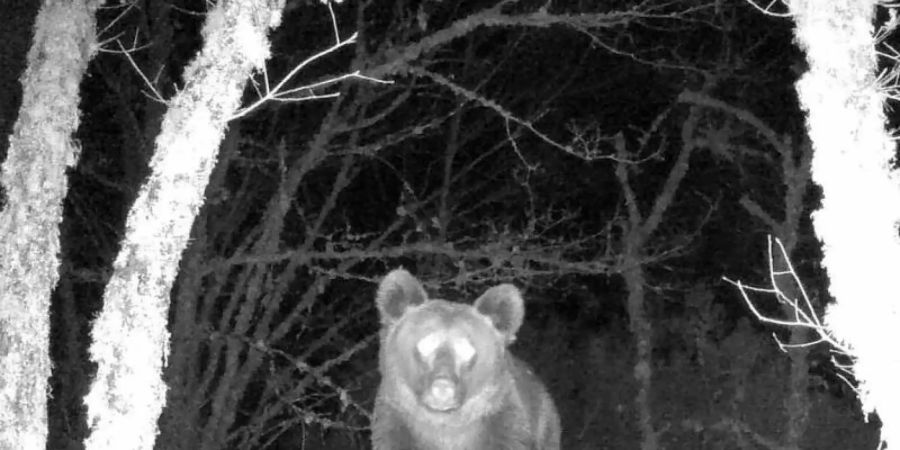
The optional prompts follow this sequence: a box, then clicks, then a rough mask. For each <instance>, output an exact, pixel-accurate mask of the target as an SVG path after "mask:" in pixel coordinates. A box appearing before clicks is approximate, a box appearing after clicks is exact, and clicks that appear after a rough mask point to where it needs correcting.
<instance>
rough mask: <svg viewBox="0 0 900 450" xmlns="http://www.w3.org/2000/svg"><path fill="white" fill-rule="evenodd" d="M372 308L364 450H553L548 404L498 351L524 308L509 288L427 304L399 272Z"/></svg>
mask: <svg viewBox="0 0 900 450" xmlns="http://www.w3.org/2000/svg"><path fill="white" fill-rule="evenodd" d="M375 302H376V305H377V308H378V311H379V314H380V316H381V330H380V336H379V338H380V339H379V340H380V344H381V347H380V349H379V355H378V357H379V370H380V372H381V384H380V385H379V388H378V393H377V395H376V398H375V407H374V411H373V420H372V425H371V432H372V448H373V449H374V450H558V449H559V448H560V433H561V425H560V419H559V413H558V412H557V409H556V405H555V404H554V403H553V399H552V398H551V397H550V394H549V392H548V391H547V389H546V388H545V387H544V385H543V383H541V381H540V380H539V379H538V378H537V377H536V376H535V375H534V373H533V372H532V371H531V369H530V368H529V367H528V366H527V365H526V364H525V363H524V362H522V361H520V360H519V359H518V358H516V357H515V356H513V355H512V354H510V352H509V350H508V347H509V345H510V344H511V343H512V342H513V341H514V340H515V337H516V332H517V331H518V330H519V327H520V326H521V325H522V321H523V319H524V315H525V308H524V304H523V301H522V296H521V295H520V294H519V290H518V289H516V287H515V286H513V285H511V284H501V285H499V286H494V287H492V288H490V289H488V290H487V291H485V292H484V294H483V295H482V296H481V297H479V298H478V299H477V300H475V302H474V304H472V305H469V304H463V303H457V302H451V301H447V300H441V299H430V298H428V295H427V294H426V292H425V289H424V288H423V287H422V284H421V283H420V282H419V280H417V279H416V278H415V277H414V276H413V275H412V274H410V273H409V272H408V271H406V270H404V269H402V268H400V269H396V270H394V271H392V272H390V273H389V274H387V275H386V276H385V277H384V279H383V280H382V281H381V284H380V286H379V287H378V292H377V294H376V297H375Z"/></svg>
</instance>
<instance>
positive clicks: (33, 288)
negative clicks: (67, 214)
mask: <svg viewBox="0 0 900 450" xmlns="http://www.w3.org/2000/svg"><path fill="white" fill-rule="evenodd" d="M98 6H99V2H98V1H93V0H88V1H67V0H46V1H45V2H44V4H43V5H42V6H41V9H40V11H39V12H38V15H37V18H36V20H35V25H34V43H33V44H32V46H31V50H30V51H29V53H28V62H27V64H28V66H27V69H26V70H25V73H24V74H23V76H22V107H21V110H20V113H19V118H18V121H17V122H16V124H15V126H14V128H13V134H12V136H11V137H10V142H9V152H8V154H7V159H6V161H5V162H4V164H3V170H2V172H0V184H2V186H3V187H4V188H5V190H6V194H7V201H6V206H5V209H4V210H3V213H2V214H0V236H2V237H3V238H2V239H0V295H2V297H0V367H3V371H4V374H3V379H2V383H0V384H2V389H0V449H35V450H44V449H45V448H46V441H47V392H48V387H47V379H48V377H49V376H50V355H49V328H50V293H51V291H52V290H53V288H54V287H55V286H56V282H57V280H58V279H59V271H58V269H59V258H58V257H57V255H58V254H59V224H60V222H61V221H62V201H63V198H64V196H65V194H66V190H67V188H68V185H67V178H66V169H67V168H68V167H70V166H73V165H74V164H75V163H76V162H77V159H78V148H77V146H76V145H75V143H74V142H72V138H71V136H72V135H73V134H75V131H76V130H77V128H78V123H79V120H80V117H79V111H78V102H79V96H78V86H79V83H80V82H81V79H82V77H83V76H84V72H85V70H86V69H87V65H88V61H90V59H91V58H92V57H93V56H94V53H95V52H96V36H95V31H94V30H95V20H94V13H95V12H96V10H97V7H98Z"/></svg>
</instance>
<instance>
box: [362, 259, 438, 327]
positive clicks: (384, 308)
mask: <svg viewBox="0 0 900 450" xmlns="http://www.w3.org/2000/svg"><path fill="white" fill-rule="evenodd" d="M426 300H428V294H426V293H425V288H423V287H422V283H419V280H417V279H416V277H414V276H412V274H410V273H409V272H407V271H406V270H405V269H395V270H393V271H391V273H389V274H387V275H386V276H385V277H384V279H383V280H381V284H380V285H379V286H378V293H377V294H376V295H375V304H376V305H377V306H378V312H379V313H380V314H381V323H382V324H385V325H387V324H390V323H392V322H394V321H395V320H397V319H399V318H400V317H402V316H403V313H404V312H406V308H408V307H410V306H416V305H421V304H422V303H425V301H426Z"/></svg>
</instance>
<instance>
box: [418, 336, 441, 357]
mask: <svg viewBox="0 0 900 450" xmlns="http://www.w3.org/2000/svg"><path fill="white" fill-rule="evenodd" d="M442 341H443V339H442V337H441V336H440V335H439V334H438V333H431V334H429V335H428V336H425V337H424V338H422V339H421V340H420V341H419V342H418V343H417V344H416V351H418V352H419V355H420V356H421V357H422V358H423V359H425V360H430V359H431V356H432V355H434V352H435V351H436V350H437V348H438V347H439V346H440V345H441V342H442Z"/></svg>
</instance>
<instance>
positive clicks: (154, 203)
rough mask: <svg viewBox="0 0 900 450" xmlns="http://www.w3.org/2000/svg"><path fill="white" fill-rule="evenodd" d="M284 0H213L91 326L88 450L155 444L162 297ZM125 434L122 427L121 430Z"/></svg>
mask: <svg viewBox="0 0 900 450" xmlns="http://www.w3.org/2000/svg"><path fill="white" fill-rule="evenodd" d="M282 8H283V3H282V2H276V1H272V2H268V1H264V0H233V1H225V2H219V3H217V4H216V6H215V7H214V8H213V9H211V10H210V11H209V12H208V13H207V21H206V24H205V26H204V28H203V32H202V33H203V36H204V37H205V43H204V46H203V48H202V50H201V52H200V53H199V54H198V55H197V58H196V59H195V60H194V61H193V62H192V63H191V64H189V65H188V67H187V68H186V69H185V75H184V79H185V86H184V88H183V89H182V90H181V92H180V93H179V95H177V96H176V97H174V98H173V99H172V100H171V101H170V109H169V111H168V112H167V113H166V115H165V118H164V119H163V123H162V127H161V131H160V135H159V137H158V138H157V140H156V150H155V152H154V155H153V158H152V160H151V162H150V167H151V171H152V173H151V175H150V177H149V179H148V181H147V183H146V184H145V185H144V186H143V187H142V188H141V191H140V192H139V194H138V198H137V200H136V201H135V203H134V206H133V207H132V209H131V211H130V212H129V214H128V218H127V222H126V230H125V238H124V242H123V243H122V250H121V251H120V252H119V255H118V257H117V258H116V261H115V263H114V265H113V274H112V277H111V279H110V281H109V285H108V286H107V288H106V292H105V295H104V305H103V311H102V312H101V313H100V316H99V317H98V318H97V320H96V322H95V323H94V327H93V332H92V336H93V339H94V342H93V343H92V345H91V350H90V352H91V358H92V360H93V361H94V362H95V363H96V364H97V366H98V367H97V376H96V378H95V379H94V382H93V384H92V385H91V389H90V393H89V394H88V396H87V398H86V399H85V403H86V404H87V407H88V417H89V422H90V423H91V435H90V437H89V438H88V440H87V443H86V447H87V448H89V449H101V448H102V449H106V448H108V449H116V450H119V449H138V448H140V449H152V448H153V445H154V441H155V438H156V434H157V431H158V430H157V421H158V419H159V414H160V411H161V410H162V407H163V404H164V402H165V396H166V387H165V385H164V383H163V382H162V378H161V371H162V367H163V364H165V362H166V358H167V356H168V349H169V335H168V332H167V331H166V322H167V319H168V313H169V293H170V290H171V288H172V283H173V281H174V278H175V274H176V272H177V270H178V262H179V260H180V258H181V253H182V251H183V250H184V248H185V246H186V244H187V241H188V236H189V233H190V230H191V225H192V223H193V221H194V218H195V216H196V214H197V211H198V210H199V208H200V206H201V204H202V203H203V193H204V191H205V189H206V185H207V183H208V182H209V176H210V173H211V171H212V168H213V167H214V165H215V163H216V154H217V151H218V146H219V143H220V141H221V140H222V135H223V133H224V131H225V126H226V124H227V123H228V120H230V118H231V117H232V115H233V114H234V112H235V111H236V110H237V108H238V106H239V103H240V99H241V95H242V94H243V92H244V86H245V85H246V83H247V80H248V77H249V76H250V74H251V73H252V71H253V70H254V69H258V68H260V67H261V66H262V65H263V64H264V63H265V60H266V58H267V57H268V47H269V41H268V38H267V36H266V35H267V33H268V31H269V30H270V29H271V28H273V27H275V26H277V25H278V24H279V22H280V20H281V9H282ZM123 430H127V432H123Z"/></svg>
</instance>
